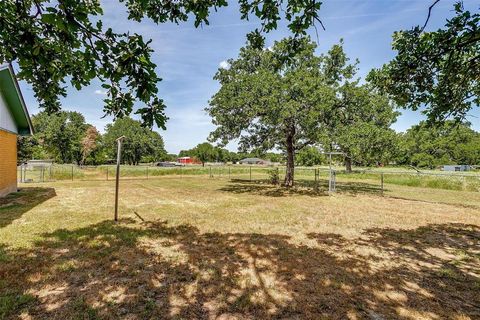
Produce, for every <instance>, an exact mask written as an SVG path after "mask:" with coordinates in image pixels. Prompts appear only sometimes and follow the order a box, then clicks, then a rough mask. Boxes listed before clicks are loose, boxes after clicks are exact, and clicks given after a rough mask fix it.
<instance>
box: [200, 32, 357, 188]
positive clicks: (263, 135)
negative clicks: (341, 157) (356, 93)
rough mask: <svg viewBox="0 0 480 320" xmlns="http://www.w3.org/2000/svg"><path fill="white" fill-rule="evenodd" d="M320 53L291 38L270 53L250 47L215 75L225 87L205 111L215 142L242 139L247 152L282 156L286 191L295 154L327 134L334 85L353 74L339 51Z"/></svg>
mask: <svg viewBox="0 0 480 320" xmlns="http://www.w3.org/2000/svg"><path fill="white" fill-rule="evenodd" d="M315 48H316V45H315V44H314V43H313V42H311V41H310V39H308V38H287V39H284V40H282V41H280V42H276V43H275V44H274V45H273V47H272V48H271V50H270V49H257V48H255V47H254V46H251V45H247V46H246V47H245V48H242V49H241V50H240V54H239V57H238V58H237V59H235V60H233V59H231V60H229V61H228V62H229V64H230V67H229V68H226V69H224V68H221V69H219V70H218V72H217V73H216V75H215V77H214V79H216V80H218V81H219V82H220V85H221V87H220V90H219V91H218V92H217V93H216V94H215V95H214V96H213V97H212V99H211V101H210V106H209V107H208V108H207V109H206V110H207V112H208V113H209V114H210V116H211V117H212V118H213V123H214V124H215V125H217V129H216V130H215V131H213V132H212V133H211V135H210V138H211V139H212V140H220V141H221V143H222V144H226V143H227V142H228V141H230V140H232V139H235V138H240V147H241V148H242V149H245V150H246V149H252V148H257V149H260V150H264V151H267V150H271V149H274V148H275V147H276V148H278V149H280V150H283V151H284V152H285V155H286V166H287V172H286V175H285V180H284V185H285V186H287V187H290V186H292V185H293V181H294V167H295V153H296V152H297V151H299V150H301V149H303V148H304V147H306V146H308V145H311V144H312V143H315V142H317V141H319V140H320V137H321V136H322V135H323V134H324V127H325V126H324V124H325V116H326V113H327V111H328V108H329V106H330V105H331V102H332V101H333V100H334V98H335V91H334V90H333V88H332V84H333V83H336V82H338V81H342V80H343V79H344V77H345V76H350V74H351V73H352V70H351V68H350V67H346V68H344V67H343V66H342V61H341V60H342V59H343V57H342V56H341V55H340V54H339V53H340V52H339V50H338V46H334V48H332V50H330V52H329V53H328V54H327V55H325V56H320V57H318V56H315V54H314V52H315Z"/></svg>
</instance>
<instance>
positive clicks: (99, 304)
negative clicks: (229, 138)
mask: <svg viewBox="0 0 480 320" xmlns="http://www.w3.org/2000/svg"><path fill="white" fill-rule="evenodd" d="M111 186H112V184H109V183H107V182H103V183H97V184H96V185H82V184H81V183H71V184H68V183H64V184H58V185H56V187H55V192H56V194H57V196H56V197H53V198H50V199H48V200H46V201H44V202H42V203H41V204H39V205H38V206H37V207H32V208H30V209H29V210H23V209H22V210H20V209H18V210H20V212H23V213H22V215H21V217H16V218H14V219H10V220H11V222H10V223H9V224H8V225H6V226H4V227H3V228H0V239H2V240H0V302H2V303H3V305H2V306H4V307H2V308H0V310H2V312H3V314H2V317H3V318H6V319H16V318H18V317H24V318H28V317H30V318H31V319H322V318H325V319H478V318H479V317H480V213H479V212H478V211H477V210H474V209H471V208H465V207H456V206H450V205H439V204H432V203H418V202H411V201H407V200H400V199H392V198H383V197H380V196H376V195H371V194H357V195H355V196H353V195H351V194H349V195H342V194H338V195H336V196H331V197H327V196H313V195H311V194H302V193H295V192H291V191H288V192H284V193H283V194H282V195H281V196H275V197H272V196H270V195H268V194H263V193H261V192H259V193H258V194H255V192H251V191H248V192H232V191H231V190H228V188H231V185H229V183H228V182H225V181H212V182H211V183H210V184H208V185H206V184H204V183H202V182H201V181H199V180H196V179H195V178H191V180H188V179H183V180H182V179H165V180H162V181H149V182H129V184H128V190H126V185H123V189H122V190H123V191H122V192H123V193H122V194H121V210H120V213H121V217H123V218H122V220H121V221H120V222H119V223H113V222H111V221H109V219H110V218H111V206H109V205H107V204H106V203H104V202H105V199H110V198H112V199H113V197H112V196H113V194H112V193H111ZM253 187H254V186H253ZM258 187H262V186H261V185H260V186H258ZM272 190H273V189H272ZM32 192H33V193H34V194H35V192H37V191H35V192H34V191H32ZM32 198H35V197H32ZM110 200H111V199H110ZM160 200H161V201H160ZM74 203H82V204H83V205H82V206H80V205H78V204H77V205H75V206H74V205H73V204H74ZM15 206H16V207H21V206H28V204H26V203H23V204H16V205H15ZM134 212H137V214H138V215H140V216H141V217H142V219H140V218H138V216H137V215H136V214H135V213H134ZM3 214H6V215H8V214H9V213H8V212H7V213H5V212H3ZM19 220H21V221H22V223H18V221H19ZM44 220H46V221H47V222H44ZM24 232H27V234H26V235H25V234H24ZM22 297H26V298H22ZM3 310H4V311H3ZM0 314H1V313H0ZM2 317H0V318H2Z"/></svg>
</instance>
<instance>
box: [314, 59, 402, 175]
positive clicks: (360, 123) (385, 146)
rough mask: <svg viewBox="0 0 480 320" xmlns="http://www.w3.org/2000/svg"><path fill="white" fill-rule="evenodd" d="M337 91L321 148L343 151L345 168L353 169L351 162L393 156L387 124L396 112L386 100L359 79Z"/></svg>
mask: <svg viewBox="0 0 480 320" xmlns="http://www.w3.org/2000/svg"><path fill="white" fill-rule="evenodd" d="M342 52H343V51H342ZM345 61H348V59H345ZM336 91H337V95H336V98H335V102H334V105H333V108H332V109H331V114H330V115H329V118H328V123H329V129H328V130H327V135H326V141H325V143H324V144H323V149H324V150H326V151H341V152H343V153H344V154H345V166H346V170H347V171H351V170H352V162H355V163H357V164H362V165H372V164H374V163H379V162H382V163H383V162H388V160H390V159H392V158H393V157H394V156H395V150H396V133H395V131H394V130H393V129H391V128H390V126H391V125H392V124H393V123H394V122H395V121H396V119H397V116H398V114H399V113H398V112H396V111H395V110H394V108H393V106H392V104H391V103H390V101H389V99H388V98H387V97H386V96H385V95H382V94H380V93H378V92H377V91H376V90H375V89H374V88H373V87H372V86H371V85H369V84H364V85H360V84H359V81H358V80H355V81H348V80H347V81H345V82H344V83H342V84H341V85H340V86H339V87H338V88H337V90H336Z"/></svg>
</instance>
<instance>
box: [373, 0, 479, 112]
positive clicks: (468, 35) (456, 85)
mask: <svg viewBox="0 0 480 320" xmlns="http://www.w3.org/2000/svg"><path fill="white" fill-rule="evenodd" d="M455 14H456V15H455V16H454V17H453V18H452V19H450V20H447V22H446V24H445V28H444V29H439V30H437V31H433V32H424V28H421V27H420V26H417V27H415V28H413V29H411V30H406V31H405V30H404V31H398V32H395V33H394V35H393V44H392V47H393V49H394V50H397V51H398V53H397V56H396V57H395V58H394V59H393V60H392V61H391V62H390V63H388V64H386V65H384V66H383V67H382V68H381V69H380V70H373V71H372V72H371V73H370V74H369V79H370V80H372V81H374V82H375V83H376V84H377V85H378V86H379V87H380V88H381V89H382V90H384V91H385V92H388V93H389V94H390V95H391V96H392V97H393V98H394V99H395V101H396V102H397V103H398V104H399V105H402V106H405V107H408V108H411V109H413V110H417V109H419V108H420V107H422V106H425V108H426V109H425V110H424V113H426V114H427V116H428V118H429V120H430V121H439V120H445V119H446V118H449V117H453V118H455V119H456V120H462V119H464V118H465V117H466V115H467V113H468V111H469V110H471V109H472V108H473V107H474V106H478V105H479V104H480V82H479V81H480V78H479V76H478V75H479V74H480V14H479V13H474V14H472V13H470V12H469V11H466V10H464V8H463V7H462V3H461V2H458V3H456V4H455Z"/></svg>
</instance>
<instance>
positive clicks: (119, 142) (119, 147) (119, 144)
mask: <svg viewBox="0 0 480 320" xmlns="http://www.w3.org/2000/svg"><path fill="white" fill-rule="evenodd" d="M123 139H125V136H121V137H120V138H117V172H116V180H115V216H114V219H115V221H118V186H119V180H120V162H121V160H122V142H123Z"/></svg>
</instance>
